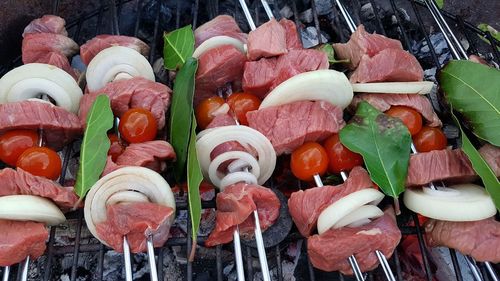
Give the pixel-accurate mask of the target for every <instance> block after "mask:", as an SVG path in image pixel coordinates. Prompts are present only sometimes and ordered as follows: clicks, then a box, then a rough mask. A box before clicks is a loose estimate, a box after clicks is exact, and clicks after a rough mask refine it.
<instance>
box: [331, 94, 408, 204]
mask: <svg viewBox="0 0 500 281" xmlns="http://www.w3.org/2000/svg"><path fill="white" fill-rule="evenodd" d="M339 136H340V141H341V142H342V144H344V145H345V146H346V147H347V148H349V149H350V150H352V151H354V152H357V153H359V154H361V155H362V156H363V160H364V162H365V165H366V168H367V169H368V172H369V173H370V177H371V179H372V180H373V181H374V182H375V183H376V184H377V185H378V186H379V187H380V189H381V190H382V191H383V192H384V193H385V194H386V195H388V196H391V197H394V198H398V196H399V194H401V193H402V192H403V191H404V189H405V182H406V175H407V173H408V162H409V159H410V145H411V136H410V132H408V129H407V128H406V126H405V125H404V124H403V123H402V122H401V121H400V120H399V119H397V118H393V117H390V116H388V115H385V114H383V113H382V112H380V111H378V110H377V109H376V108H374V107H373V106H371V105H370V104H369V103H367V102H365V101H363V102H361V103H360V104H359V105H358V109H357V111H356V115H355V116H354V117H353V118H352V120H351V122H350V123H349V124H348V125H347V126H345V127H344V128H343V129H342V130H341V131H340V135H339Z"/></svg>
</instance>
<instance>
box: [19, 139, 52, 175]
mask: <svg viewBox="0 0 500 281" xmlns="http://www.w3.org/2000/svg"><path fill="white" fill-rule="evenodd" d="M16 166H17V167H18V168H21V169H23V170H25V171H27V172H29V173H31V174H33V175H35V176H40V177H46V178H48V179H51V180H56V179H57V178H58V177H59V176H60V175H61V166H62V163H61V158H60V157H59V155H57V153H56V152H55V151H54V150H52V149H50V148H47V147H30V148H28V149H26V150H25V151H24V152H23V153H22V154H21V156H19V159H17V164H16Z"/></svg>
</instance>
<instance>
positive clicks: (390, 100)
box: [350, 94, 442, 127]
mask: <svg viewBox="0 0 500 281" xmlns="http://www.w3.org/2000/svg"><path fill="white" fill-rule="evenodd" d="M361 101H367V102H368V103H370V104H371V105H372V106H373V107H375V108H376V109H378V110H380V111H382V112H384V111H387V110H389V108H391V106H393V105H404V106H408V107H411V108H413V109H415V110H416V111H418V112H420V114H422V117H424V118H425V120H426V121H427V122H428V124H427V125H428V126H431V127H440V126H441V125H442V124H441V120H439V117H438V116H437V114H436V113H435V112H434V110H433V109H432V105H431V103H430V101H429V99H427V98H426V97H424V96H422V95H414V94H405V95H403V94H358V95H355V96H354V98H353V99H352V102H351V105H350V107H351V108H353V109H355V108H356V107H357V106H358V104H359V103H360V102H361Z"/></svg>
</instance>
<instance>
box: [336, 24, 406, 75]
mask: <svg viewBox="0 0 500 281" xmlns="http://www.w3.org/2000/svg"><path fill="white" fill-rule="evenodd" d="M333 48H334V49H335V55H336V56H337V57H338V58H339V59H342V60H346V59H347V60H349V61H350V64H349V66H350V68H351V69H355V68H356V67H357V66H358V64H359V61H360V60H361V57H362V56H363V55H367V56H368V57H373V56H374V55H376V54H378V53H379V52H380V51H382V50H385V49H401V50H402V49H403V46H402V45H401V42H400V41H399V40H394V39H390V38H387V37H385V36H383V35H380V34H371V33H368V32H366V30H365V27H364V26H363V25H360V26H358V28H357V29H356V31H355V32H354V33H353V34H352V35H351V38H350V39H349V42H347V43H345V44H342V43H338V44H333Z"/></svg>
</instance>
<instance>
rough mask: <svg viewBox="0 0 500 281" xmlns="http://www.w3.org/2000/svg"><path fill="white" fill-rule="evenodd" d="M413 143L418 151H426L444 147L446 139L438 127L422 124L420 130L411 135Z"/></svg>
mask: <svg viewBox="0 0 500 281" xmlns="http://www.w3.org/2000/svg"><path fill="white" fill-rule="evenodd" d="M413 144H414V145H415V148H416V149H417V151H418V152H428V151H432V150H441V149H445V148H446V145H447V140H446V136H445V135H444V133H443V132H442V131H441V130H440V129H438V128H434V127H427V126H424V127H423V128H422V130H420V132H419V133H418V134H416V135H415V136H414V137H413Z"/></svg>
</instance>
